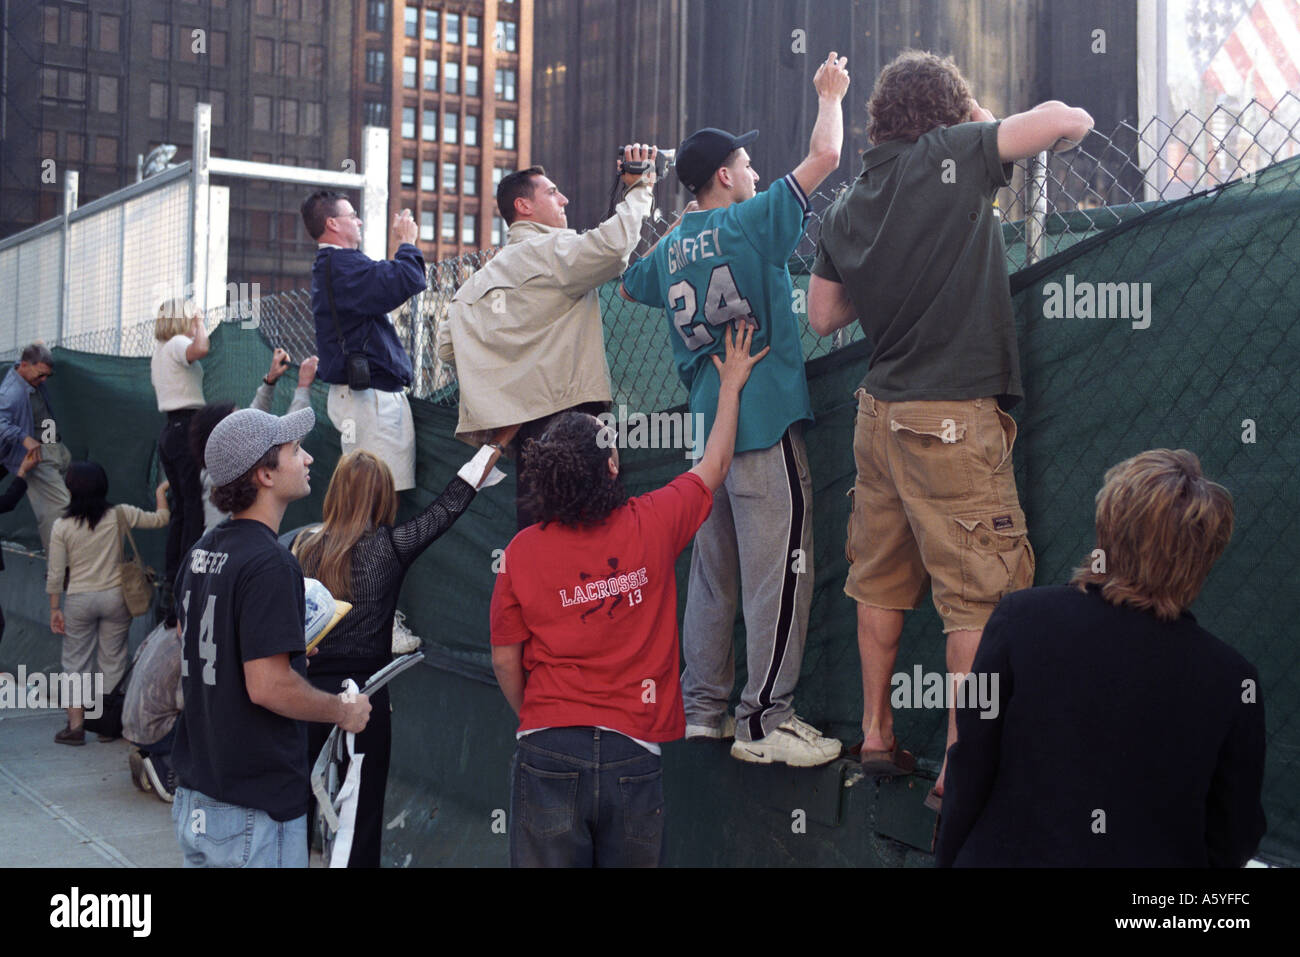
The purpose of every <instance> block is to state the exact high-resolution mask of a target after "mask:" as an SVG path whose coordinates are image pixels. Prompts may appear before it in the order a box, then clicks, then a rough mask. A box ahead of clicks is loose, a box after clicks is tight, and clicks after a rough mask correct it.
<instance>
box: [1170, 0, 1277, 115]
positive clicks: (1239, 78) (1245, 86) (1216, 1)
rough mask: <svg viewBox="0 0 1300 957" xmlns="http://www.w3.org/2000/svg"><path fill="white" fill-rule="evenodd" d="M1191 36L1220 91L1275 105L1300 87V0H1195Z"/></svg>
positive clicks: (1202, 67) (1206, 74)
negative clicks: (1281, 98)
mask: <svg viewBox="0 0 1300 957" xmlns="http://www.w3.org/2000/svg"><path fill="white" fill-rule="evenodd" d="M1187 38H1188V46H1189V47H1190V48H1191V52H1192V57H1193V58H1194V60H1195V62H1196V69H1197V70H1198V71H1199V72H1200V74H1201V79H1202V81H1203V82H1204V84H1205V85H1206V86H1207V87H1208V88H1210V89H1211V90H1213V91H1214V92H1216V93H1219V94H1224V95H1227V96H1231V97H1240V98H1242V99H1250V98H1251V97H1254V98H1255V99H1257V100H1259V102H1260V103H1261V104H1263V105H1264V106H1265V107H1267V108H1269V109H1271V108H1272V107H1273V106H1274V105H1275V104H1276V103H1277V101H1278V99H1279V98H1280V97H1281V96H1282V94H1283V93H1284V92H1286V91H1287V90H1293V91H1295V90H1300V69H1298V68H1297V66H1296V64H1297V63H1298V62H1300V0H1253V2H1251V0H1192V3H1190V4H1189V5H1188V9H1187Z"/></svg>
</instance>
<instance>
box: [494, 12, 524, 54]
mask: <svg viewBox="0 0 1300 957" xmlns="http://www.w3.org/2000/svg"><path fill="white" fill-rule="evenodd" d="M518 37H519V24H517V23H512V22H511V21H509V20H498V21H497V30H496V41H497V43H496V46H497V49H498V50H504V51H506V52H507V53H514V52H515V50H516V49H517V48H518V45H519V39H518Z"/></svg>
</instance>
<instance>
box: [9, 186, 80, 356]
mask: <svg viewBox="0 0 1300 957" xmlns="http://www.w3.org/2000/svg"><path fill="white" fill-rule="evenodd" d="M80 179H81V176H80V174H79V173H78V172H77V171H76V170H75V169H70V170H68V171H67V172H66V173H65V174H64V175H63V230H62V234H61V235H62V242H63V255H62V256H60V257H59V321H58V325H57V326H56V328H57V329H58V333H57V335H56V338H55V345H60V346H61V345H63V330H64V328H65V326H66V323H67V321H68V306H69V303H68V300H69V282H68V273H69V272H70V271H71V269H72V222H71V221H70V220H69V218H68V217H69V216H71V215H72V213H73V211H74V210H75V209H76V208H77V184H78V181H79V180H80ZM19 279H20V281H21V277H19Z"/></svg>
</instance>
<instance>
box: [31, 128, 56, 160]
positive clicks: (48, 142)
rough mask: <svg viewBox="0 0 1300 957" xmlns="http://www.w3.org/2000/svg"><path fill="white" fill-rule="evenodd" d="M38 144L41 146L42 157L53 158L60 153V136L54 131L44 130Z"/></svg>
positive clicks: (38, 138)
mask: <svg viewBox="0 0 1300 957" xmlns="http://www.w3.org/2000/svg"><path fill="white" fill-rule="evenodd" d="M36 142H37V143H39V144H40V151H41V155H42V156H45V157H53V156H54V155H55V154H57V153H58V152H59V134H58V133H56V132H54V130H43V131H42V132H41V134H40V135H39V136H38V137H37V140H36Z"/></svg>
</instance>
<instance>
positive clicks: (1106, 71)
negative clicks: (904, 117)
mask: <svg viewBox="0 0 1300 957" xmlns="http://www.w3.org/2000/svg"><path fill="white" fill-rule="evenodd" d="M1097 27H1102V28H1106V29H1107V34H1108V38H1109V41H1110V44H1111V46H1110V47H1109V49H1110V51H1111V52H1110V53H1109V54H1108V55H1107V56H1105V57H1098V56H1097V55H1095V54H1093V53H1092V52H1091V44H1090V41H1091V35H1092V30H1093V29H1094V28H1097ZM1135 34H1136V4H1135V3H1134V2H1133V0H1101V2H1099V3H1097V4H1090V5H1088V6H1087V7H1086V8H1085V7H1082V6H1078V5H1074V4H1062V3H1050V2H1045V0H1006V2H997V3H994V2H984V3H968V2H964V0H928V2H918V0H728V2H717V0H536V28H535V34H534V46H535V50H536V53H535V57H534V111H533V123H534V127H533V143H534V160H535V162H539V163H543V164H545V165H546V167H547V170H548V172H551V173H552V179H554V180H555V181H556V182H557V183H559V184H560V186H561V188H562V189H564V190H565V192H566V193H567V194H568V195H569V197H570V198H571V200H572V201H573V205H572V206H571V207H570V210H571V213H570V217H569V221H570V222H571V223H573V224H575V225H578V226H582V227H586V226H591V225H593V224H594V223H595V222H597V221H599V219H600V218H601V217H603V215H604V213H605V210H606V206H607V202H608V193H609V187H610V184H611V181H612V176H613V167H612V165H611V162H612V155H613V151H614V149H615V148H616V147H617V145H618V144H620V143H622V142H626V141H628V140H642V141H644V140H647V139H649V140H653V141H655V142H657V143H659V145H663V146H675V145H676V144H677V143H678V142H680V140H681V138H682V136H683V135H684V134H685V133H689V132H690V131H692V130H694V129H697V128H699V127H702V126H718V127H721V128H723V129H729V130H732V131H735V132H741V131H744V130H749V129H754V128H757V129H758V130H760V134H761V135H760V137H759V139H758V140H757V141H756V142H755V144H754V145H753V147H751V148H750V154H751V156H752V157H753V158H754V167H755V169H757V170H758V172H759V174H760V176H761V177H762V181H761V182H760V188H762V184H763V183H766V182H770V181H771V180H772V179H774V178H776V177H779V176H781V175H783V174H784V173H786V172H788V171H789V170H790V169H792V168H793V167H794V166H795V165H796V164H797V163H798V162H799V160H800V159H802V158H803V156H804V154H805V152H806V151H807V147H808V137H809V135H810V134H811V132H812V126H813V123H814V121H815V120H816V116H817V100H816V95H815V93H814V91H813V88H812V76H813V72H814V71H815V69H816V66H817V64H818V63H819V62H820V61H821V60H822V59H824V58H825V56H826V54H827V52H828V51H830V50H832V49H833V50H836V51H837V52H839V53H840V54H841V55H842V56H847V57H848V58H849V64H848V69H849V72H850V74H851V76H852V78H853V82H852V86H851V87H850V89H849V94H848V97H847V98H846V101H845V145H844V151H843V160H842V163H841V167H840V169H839V170H838V171H837V172H836V173H834V174H832V176H831V177H830V179H829V182H830V183H839V182H841V181H843V180H845V179H848V178H849V177H850V176H852V175H854V174H855V173H856V172H857V168H858V164H859V160H858V157H859V156H860V154H861V153H862V151H863V150H864V149H866V148H867V146H868V145H869V144H868V142H867V136H866V130H867V123H868V116H867V111H866V102H867V100H868V98H869V96H870V94H871V87H872V85H873V83H874V81H875V77H876V75H877V74H878V73H879V71H880V69H881V67H883V66H884V65H885V64H886V63H888V62H889V61H890V60H891V59H893V57H894V56H895V55H897V54H898V53H899V52H901V51H902V50H904V49H907V48H909V47H912V48H921V49H929V50H933V51H935V52H940V53H945V54H951V55H952V56H953V58H954V59H955V61H956V62H957V65H958V66H959V67H960V68H961V70H962V72H963V73H964V74H965V75H966V76H967V77H968V79H970V81H971V83H972V85H973V86H974V88H975V95H976V97H977V98H978V99H979V100H980V102H981V104H982V105H984V106H985V107H987V108H988V109H990V110H992V111H993V113H994V114H995V115H999V116H1004V115H1006V114H1007V113H1009V112H1015V111H1018V110H1022V109H1026V108H1028V107H1030V106H1032V105H1033V104H1034V103H1036V102H1039V101H1041V100H1043V99H1049V98H1058V99H1067V100H1069V102H1072V103H1078V104H1079V105H1082V106H1085V107H1087V108H1089V109H1090V110H1092V109H1093V108H1094V106H1096V107H1097V111H1096V112H1095V113H1094V115H1095V116H1096V118H1097V121H1098V122H1097V125H1098V128H1099V129H1102V130H1106V131H1107V132H1109V130H1110V129H1113V126H1114V122H1117V121H1118V119H1121V118H1124V117H1123V116H1121V115H1120V114H1122V113H1126V112H1128V113H1135V112H1136V100H1137V70H1136V40H1135ZM1129 118H1130V120H1134V119H1136V116H1130V117H1129ZM657 195H658V196H659V200H660V205H661V206H663V207H665V214H667V213H668V211H669V208H670V207H671V209H679V208H680V207H681V206H682V205H683V204H684V202H685V201H686V195H685V193H684V192H683V191H681V190H680V189H679V188H678V187H677V184H676V180H675V179H672V180H671V186H670V187H661V188H660V190H659V192H658V193H657Z"/></svg>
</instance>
